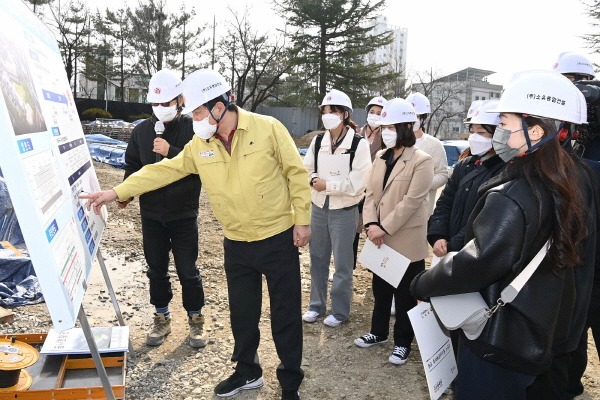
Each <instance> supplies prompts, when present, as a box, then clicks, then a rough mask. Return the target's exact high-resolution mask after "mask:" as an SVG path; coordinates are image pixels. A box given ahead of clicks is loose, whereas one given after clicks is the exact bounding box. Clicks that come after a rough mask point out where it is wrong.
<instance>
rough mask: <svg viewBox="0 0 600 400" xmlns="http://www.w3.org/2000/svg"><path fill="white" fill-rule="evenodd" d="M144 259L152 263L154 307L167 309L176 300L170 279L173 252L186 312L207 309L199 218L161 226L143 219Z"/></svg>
mask: <svg viewBox="0 0 600 400" xmlns="http://www.w3.org/2000/svg"><path fill="white" fill-rule="evenodd" d="M142 235H143V239H144V256H145V257H146V262H147V263H148V271H147V272H146V275H147V276H148V278H149V279H150V303H151V304H153V305H154V306H155V307H157V308H162V307H167V306H168V305H169V302H170V301H171V299H172V298H173V291H172V289H171V281H170V279H169V251H172V252H173V259H174V261H175V270H176V271H177V276H178V277H179V283H180V284H181V293H182V298H183V308H185V310H186V311H199V310H201V309H202V307H203V306H204V289H203V288H202V280H201V278H200V273H199V272H198V267H197V266H196V260H197V259H198V223H197V220H196V218H186V219H180V220H176V221H169V222H160V221H155V220H152V219H148V218H142Z"/></svg>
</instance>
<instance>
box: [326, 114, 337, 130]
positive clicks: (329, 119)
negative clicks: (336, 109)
mask: <svg viewBox="0 0 600 400" xmlns="http://www.w3.org/2000/svg"><path fill="white" fill-rule="evenodd" d="M321 121H323V127H325V129H328V130H331V129H335V128H337V127H338V126H340V124H341V123H342V117H340V116H339V115H337V114H323V115H322V116H321Z"/></svg>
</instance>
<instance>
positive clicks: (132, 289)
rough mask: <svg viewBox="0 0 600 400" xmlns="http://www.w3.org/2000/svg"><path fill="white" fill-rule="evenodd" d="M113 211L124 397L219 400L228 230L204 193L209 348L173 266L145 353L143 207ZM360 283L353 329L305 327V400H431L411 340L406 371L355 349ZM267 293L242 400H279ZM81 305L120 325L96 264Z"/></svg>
mask: <svg viewBox="0 0 600 400" xmlns="http://www.w3.org/2000/svg"><path fill="white" fill-rule="evenodd" d="M95 167H96V170H97V174H98V177H99V180H100V183H101V186H102V188H104V189H108V188H110V187H113V186H114V185H116V184H117V183H119V182H120V181H121V179H122V175H123V171H122V170H118V169H114V168H112V167H110V166H106V165H103V164H99V163H95ZM109 211H110V218H109V222H108V227H107V229H106V231H105V233H104V237H103V240H102V253H103V256H104V258H105V261H106V265H107V268H108V271H109V274H110V277H111V282H112V285H113V287H114V289H115V291H116V294H117V299H118V301H119V306H120V309H121V311H122V313H123V317H124V319H125V321H126V323H127V324H128V325H129V326H130V329H131V339H132V342H133V347H134V350H135V359H132V358H130V359H129V368H128V373H127V382H126V383H127V398H128V399H140V400H141V399H144V400H147V399H184V400H192V399H213V398H216V397H214V395H213V388H214V386H215V385H216V384H217V383H218V382H219V381H221V380H222V379H224V378H225V377H227V376H229V375H230V374H231V372H232V367H233V363H232V362H231V361H230V360H229V359H230V357H231V351H232V349H233V338H232V335H231V329H230V326H229V309H228V302H227V288H226V281H225V274H224V271H223V267H222V260H223V250H222V238H223V236H222V230H221V228H220V225H219V223H218V222H217V221H216V219H215V217H214V215H213V214H212V212H211V211H210V208H209V206H208V204H207V201H206V197H205V196H204V194H202V197H201V206H200V216H199V219H198V220H199V226H200V256H199V259H198V265H199V267H200V270H201V274H202V279H203V285H204V290H205V294H206V307H205V316H206V324H205V334H206V337H207V338H208V339H209V343H208V345H207V346H206V347H205V348H204V349H200V350H195V349H193V348H191V347H190V346H188V345H187V343H186V338H187V334H188V327H187V319H186V316H185V312H184V310H183V307H182V306H181V291H180V287H179V285H178V282H177V277H176V274H175V272H174V270H173V269H172V274H171V276H172V281H173V289H174V299H173V302H172V304H171V312H172V314H173V321H174V323H173V328H174V329H173V332H172V333H171V335H170V336H169V337H168V339H167V341H166V342H165V343H164V344H163V345H162V346H160V347H148V346H146V345H145V344H144V342H145V336H146V333H147V332H148V330H149V327H150V324H151V321H152V313H153V308H152V306H151V305H150V304H149V302H148V282H147V278H146V276H145V265H144V260H143V253H142V239H141V229H140V223H139V206H138V202H137V201H134V202H132V203H131V204H130V205H129V206H128V207H127V208H126V209H124V210H119V209H117V207H116V206H114V205H111V206H110V207H109ZM301 265H302V295H303V309H305V308H306V305H307V304H308V296H309V290H310V274H309V257H308V249H307V248H305V249H303V250H302V255H301ZM354 279H355V281H354V282H355V283H354V297H353V302H352V312H351V319H350V320H349V322H348V323H345V324H343V325H342V326H340V327H339V328H335V329H332V328H329V327H327V326H325V325H323V324H322V323H321V321H318V322H317V323H315V324H304V361H303V368H304V370H305V373H306V377H305V380H304V383H303V384H302V386H301V388H300V394H301V396H302V398H303V399H319V400H320V399H357V400H362V399H428V398H429V396H428V391H427V384H426V381H425V374H424V371H423V366H422V364H421V358H420V354H419V351H418V347H417V346H416V343H415V342H413V347H412V350H413V352H412V353H411V356H410V358H409V361H408V362H407V364H405V365H403V366H394V365H392V364H390V363H389V362H388V356H389V354H390V352H391V350H392V346H393V344H392V343H390V342H388V343H387V344H386V345H383V346H376V347H374V348H371V349H362V348H358V347H356V346H355V345H354V344H353V340H354V339H355V338H356V337H358V336H360V335H362V334H364V333H366V332H368V331H369V327H370V318H371V310H372V295H371V289H370V279H371V274H370V273H369V272H367V271H366V270H365V269H364V268H362V267H361V266H359V267H357V269H356V271H355V274H354ZM263 294H264V296H263V313H262V317H261V324H260V328H261V344H260V347H259V357H260V361H261V364H262V366H263V369H264V379H265V386H264V387H263V388H261V389H259V390H252V391H249V392H243V393H240V394H239V395H237V396H236V397H235V398H236V399H278V398H279V396H280V393H281V392H280V388H279V385H278V382H277V379H276V376H275V368H276V367H277V365H278V363H279V360H278V357H277V353H276V352H275V348H274V345H273V340H272V338H271V333H270V319H269V305H268V304H269V302H268V292H267V290H266V285H263ZM84 307H85V310H86V314H87V315H88V318H89V320H90V324H91V325H92V326H106V325H107V324H109V321H111V323H112V324H114V323H115V321H116V319H115V312H114V309H113V307H112V304H111V302H110V300H109V296H108V293H107V291H106V286H105V284H104V281H103V280H102V278H101V274H100V268H94V272H93V276H92V279H91V280H90V284H89V287H88V291H87V294H86V298H85V300H84ZM14 311H15V314H16V320H17V322H18V321H19V318H21V319H23V318H25V316H26V315H37V318H38V319H39V321H38V326H49V323H50V322H49V317H48V315H47V311H46V308H45V306H44V305H43V304H42V305H36V306H28V307H21V308H17V309H15V310H14ZM44 313H45V314H44ZM28 318H30V317H28ZM590 336H591V335H590ZM589 352H590V363H589V366H588V369H587V372H586V375H585V377H584V384H585V387H586V393H585V394H584V395H582V396H580V397H579V398H578V399H581V400H583V399H600V364H599V360H598V358H597V356H596V349H595V347H594V345H593V341H591V342H590V350H589ZM442 398H452V396H446V397H442Z"/></svg>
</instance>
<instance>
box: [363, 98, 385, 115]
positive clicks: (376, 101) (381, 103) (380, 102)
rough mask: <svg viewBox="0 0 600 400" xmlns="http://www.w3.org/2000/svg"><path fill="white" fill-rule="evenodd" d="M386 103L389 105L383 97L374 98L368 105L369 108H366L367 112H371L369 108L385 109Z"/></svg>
mask: <svg viewBox="0 0 600 400" xmlns="http://www.w3.org/2000/svg"><path fill="white" fill-rule="evenodd" d="M385 103H387V100H386V99H385V98H384V97H381V96H377V97H373V98H372V99H371V100H369V102H368V103H367V106H366V107H365V111H366V112H369V108H371V106H379V107H383V106H385Z"/></svg>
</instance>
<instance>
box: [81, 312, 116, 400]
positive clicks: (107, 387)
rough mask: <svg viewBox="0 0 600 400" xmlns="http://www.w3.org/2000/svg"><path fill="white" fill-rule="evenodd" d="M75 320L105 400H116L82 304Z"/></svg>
mask: <svg viewBox="0 0 600 400" xmlns="http://www.w3.org/2000/svg"><path fill="white" fill-rule="evenodd" d="M77 318H78V319H79V323H80V324H81V329H82V330H83V334H84V336H85V340H86V341H87V344H88V346H89V348H90V352H91V353H92V358H93V359H94V364H96V370H97V371H98V376H100V381H101V382H102V386H103V387H104V393H106V398H107V400H116V398H115V394H114V392H113V390H112V386H111V384H110V381H109V380H108V375H107V374H106V368H104V364H103V363H102V357H101V356H100V353H99V352H98V346H96V341H95V340H94V335H93V334H92V329H91V328H90V324H89V323H88V320H87V317H86V315H85V311H84V310H83V304H82V305H81V307H80V308H79V314H78V317H77Z"/></svg>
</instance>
